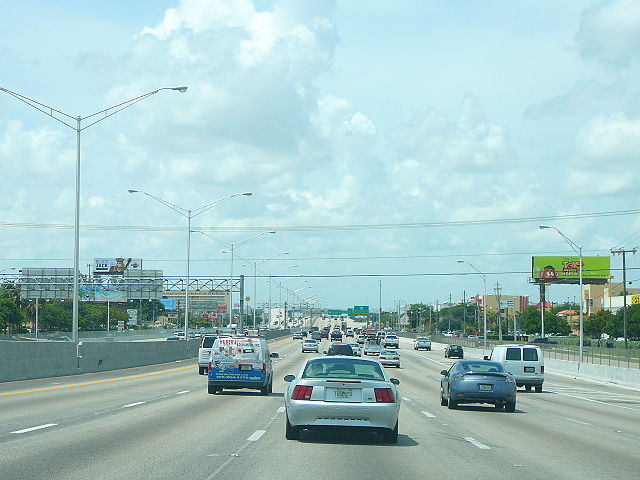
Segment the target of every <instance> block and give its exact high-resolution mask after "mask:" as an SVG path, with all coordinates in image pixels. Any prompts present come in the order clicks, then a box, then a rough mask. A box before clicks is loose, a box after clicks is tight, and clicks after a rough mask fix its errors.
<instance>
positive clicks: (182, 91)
mask: <svg viewBox="0 0 640 480" xmlns="http://www.w3.org/2000/svg"><path fill="white" fill-rule="evenodd" d="M187 88H188V87H186V86H184V85H183V86H181V87H171V90H177V91H178V92H180V93H184V92H186V91H187Z"/></svg>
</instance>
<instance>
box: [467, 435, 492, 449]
mask: <svg viewBox="0 0 640 480" xmlns="http://www.w3.org/2000/svg"><path fill="white" fill-rule="evenodd" d="M463 438H464V439H465V440H466V441H467V442H469V443H470V444H471V445H475V446H476V447H478V448H479V449H481V450H490V449H491V447H487V446H486V445H485V444H484V443H481V442H479V441H478V440H476V439H475V438H473V437H463Z"/></svg>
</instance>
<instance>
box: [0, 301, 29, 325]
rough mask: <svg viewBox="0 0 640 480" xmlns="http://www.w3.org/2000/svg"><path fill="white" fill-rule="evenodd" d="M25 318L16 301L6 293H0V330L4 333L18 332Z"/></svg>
mask: <svg viewBox="0 0 640 480" xmlns="http://www.w3.org/2000/svg"><path fill="white" fill-rule="evenodd" d="M23 321H24V317H23V315H22V312H20V309H19V308H18V305H17V304H16V302H15V300H14V299H13V298H11V297H10V295H7V294H6V293H5V292H0V329H2V331H3V332H5V331H9V332H10V331H11V329H13V330H14V331H18V330H19V329H20V328H21V327H22V323H23Z"/></svg>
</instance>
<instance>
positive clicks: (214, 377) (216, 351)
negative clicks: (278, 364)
mask: <svg viewBox="0 0 640 480" xmlns="http://www.w3.org/2000/svg"><path fill="white" fill-rule="evenodd" d="M208 380H209V381H208V384H209V393H215V392H216V391H219V390H222V388H252V389H258V390H261V392H262V393H263V394H267V393H269V391H270V390H271V383H272V381H273V378H272V369H271V358H270V354H269V349H268V348H267V342H266V341H265V340H264V339H260V338H218V339H216V340H215V342H214V343H213V347H212V348H211V356H210V360H209V378H208Z"/></svg>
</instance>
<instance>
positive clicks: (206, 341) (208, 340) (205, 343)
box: [202, 337, 218, 348]
mask: <svg viewBox="0 0 640 480" xmlns="http://www.w3.org/2000/svg"><path fill="white" fill-rule="evenodd" d="M216 338H218V337H204V338H203V339H202V348H211V347H212V346H213V342H214V341H215V339H216Z"/></svg>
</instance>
